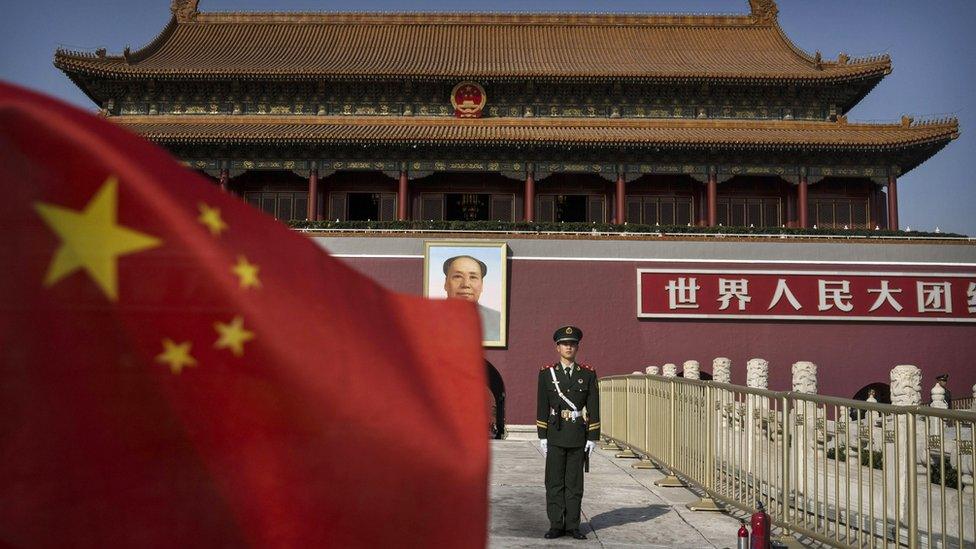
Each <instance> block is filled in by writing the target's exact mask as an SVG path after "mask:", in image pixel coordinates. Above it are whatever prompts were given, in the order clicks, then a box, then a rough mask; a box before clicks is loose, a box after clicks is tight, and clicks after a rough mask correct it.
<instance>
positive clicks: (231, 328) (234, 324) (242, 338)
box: [214, 316, 254, 356]
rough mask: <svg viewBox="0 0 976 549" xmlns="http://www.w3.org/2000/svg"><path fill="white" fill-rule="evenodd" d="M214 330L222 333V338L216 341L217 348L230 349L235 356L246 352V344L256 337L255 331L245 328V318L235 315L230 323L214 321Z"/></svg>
mask: <svg viewBox="0 0 976 549" xmlns="http://www.w3.org/2000/svg"><path fill="white" fill-rule="evenodd" d="M214 330H217V333H218V334H220V338H218V339H217V342H216V343H214V347H216V348H217V349H230V350H231V352H232V353H234V356H241V355H243V354H244V344H245V343H247V342H248V341H250V340H252V339H254V332H249V331H247V330H245V329H244V318H243V317H240V316H235V317H234V320H231V321H230V323H229V324H224V323H222V322H214Z"/></svg>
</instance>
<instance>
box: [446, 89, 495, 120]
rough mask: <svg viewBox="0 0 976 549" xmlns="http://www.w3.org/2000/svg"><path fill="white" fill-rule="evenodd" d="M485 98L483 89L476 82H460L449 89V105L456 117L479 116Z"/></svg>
mask: <svg viewBox="0 0 976 549" xmlns="http://www.w3.org/2000/svg"><path fill="white" fill-rule="evenodd" d="M486 100H487V96H486V95H485V89H484V88H482V87H481V85H480V84H478V83H477V82H461V83H460V84H458V85H457V86H454V89H453V90H451V105H453V106H454V116H456V117H458V118H481V113H482V110H483V109H484V108H485V101H486Z"/></svg>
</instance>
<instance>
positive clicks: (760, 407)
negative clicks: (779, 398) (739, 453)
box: [746, 358, 769, 472]
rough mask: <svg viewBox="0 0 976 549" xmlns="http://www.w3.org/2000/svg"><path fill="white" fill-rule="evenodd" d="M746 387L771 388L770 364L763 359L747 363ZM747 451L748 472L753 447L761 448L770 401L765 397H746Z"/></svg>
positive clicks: (750, 468) (755, 359)
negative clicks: (763, 418)
mask: <svg viewBox="0 0 976 549" xmlns="http://www.w3.org/2000/svg"><path fill="white" fill-rule="evenodd" d="M746 385H747V386H749V387H752V388H754V389H767V388H768V386H769V362H767V361H765V360H764V359H761V358H751V359H749V361H748V362H746ZM746 398H747V399H748V404H747V406H746V441H747V442H746V450H747V457H746V459H747V460H748V471H749V472H752V470H753V462H754V461H755V460H754V459H753V447H754V446H756V447H759V448H761V447H762V445H761V441H760V440H759V437H760V436H761V435H762V417H763V416H764V415H765V414H766V410H767V409H768V408H769V405H768V400H769V399H767V398H766V397H764V396H758V395H752V394H749V395H746Z"/></svg>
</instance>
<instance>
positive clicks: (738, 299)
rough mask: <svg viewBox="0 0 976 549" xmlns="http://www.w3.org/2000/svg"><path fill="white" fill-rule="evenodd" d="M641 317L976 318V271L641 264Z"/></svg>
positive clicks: (965, 320) (972, 320) (638, 281)
mask: <svg viewBox="0 0 976 549" xmlns="http://www.w3.org/2000/svg"><path fill="white" fill-rule="evenodd" d="M637 316H638V317H639V318H751V319H762V318H769V319H793V320H870V321H909V322H976V274H957V273H952V274H938V273H884V272H856V271H850V272H836V271H833V272H822V271H718V270H673V269H638V270H637Z"/></svg>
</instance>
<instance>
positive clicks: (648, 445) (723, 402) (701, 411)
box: [600, 375, 976, 548]
mask: <svg viewBox="0 0 976 549" xmlns="http://www.w3.org/2000/svg"><path fill="white" fill-rule="evenodd" d="M600 398H601V422H602V425H603V435H604V438H605V439H607V440H608V441H611V442H613V443H616V444H618V445H620V446H622V447H624V448H627V449H629V450H631V451H633V452H634V453H635V454H638V455H640V456H642V457H645V458H646V459H649V460H651V461H654V462H655V463H657V464H658V465H659V466H661V467H662V468H664V469H666V470H667V471H669V472H670V473H671V474H672V475H675V476H677V477H678V478H680V479H682V480H684V481H685V482H686V483H688V484H690V485H692V486H693V487H694V488H696V489H698V490H699V491H700V492H702V493H703V495H704V496H705V497H706V498H711V499H713V500H715V501H717V502H719V503H721V504H724V505H728V506H732V507H736V508H739V509H741V510H743V511H746V512H752V511H753V510H754V509H755V507H756V502H757V501H762V502H763V503H764V504H765V506H766V508H767V511H768V512H769V514H770V517H771V519H772V521H773V523H774V524H776V525H777V526H779V527H780V528H781V529H782V530H783V531H784V532H785V533H786V534H787V535H789V534H791V533H798V534H801V535H804V536H807V537H809V538H811V539H814V540H817V541H820V542H823V543H826V544H829V545H835V546H843V547H848V546H854V547H901V546H906V547H910V548H914V547H945V548H949V547H976V493H974V490H973V423H974V421H976V414H974V413H973V412H969V411H954V410H943V409H937V408H929V407H922V406H911V407H906V406H893V405H889V404H877V403H871V402H865V401H860V400H848V399H841V398H834V397H828V396H822V395H815V394H804V393H794V392H776V391H768V390H764V389H755V388H749V387H742V386H736V385H727V384H723V383H716V382H711V381H699V380H693V379H683V378H674V377H662V376H656V375H628V376H612V377H605V378H602V379H601V380H600Z"/></svg>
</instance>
